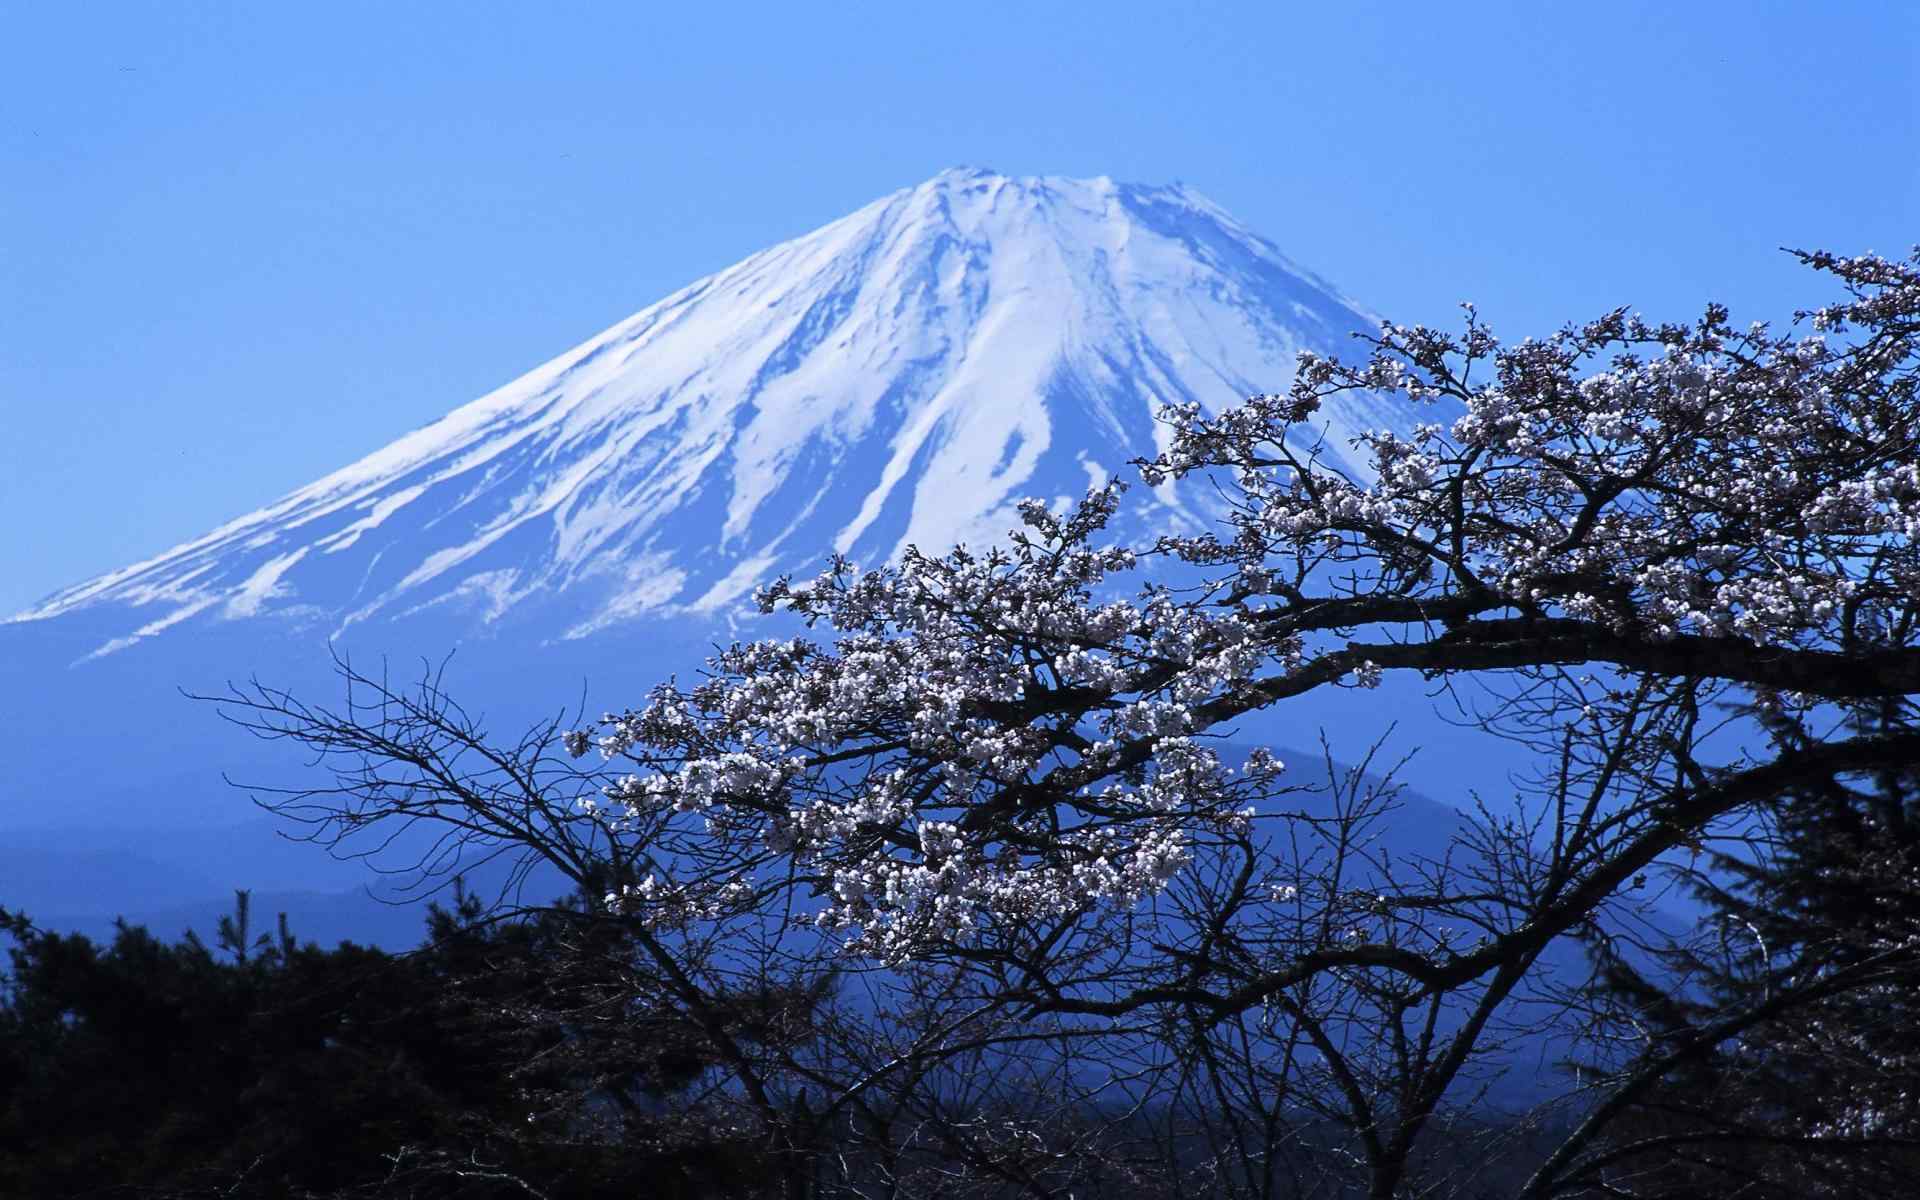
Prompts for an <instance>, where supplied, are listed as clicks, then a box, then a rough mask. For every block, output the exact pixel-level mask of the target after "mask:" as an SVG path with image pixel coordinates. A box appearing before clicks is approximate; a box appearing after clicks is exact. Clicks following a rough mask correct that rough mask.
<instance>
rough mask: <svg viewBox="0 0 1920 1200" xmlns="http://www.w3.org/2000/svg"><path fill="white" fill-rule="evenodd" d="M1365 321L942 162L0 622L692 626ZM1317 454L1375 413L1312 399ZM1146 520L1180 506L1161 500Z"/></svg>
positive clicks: (1038, 187) (1089, 202)
mask: <svg viewBox="0 0 1920 1200" xmlns="http://www.w3.org/2000/svg"><path fill="white" fill-rule="evenodd" d="M1373 325H1374V321H1373V320H1372V319H1371V318H1369V317H1368V316H1367V315H1365V314H1364V313H1362V312H1361V311H1359V310H1358V309H1356V308H1355V307H1354V306H1353V305H1352V304H1351V303H1349V302H1348V301H1346V300H1344V299H1343V298H1341V297H1340V296H1339V295H1338V294H1337V293H1335V292H1334V291H1333V290H1332V289H1331V288H1329V287H1328V286H1327V285H1326V284H1325V283H1323V282H1321V281H1320V280H1318V279H1317V278H1315V277H1314V276H1312V275H1310V274H1307V273H1306V272H1304V271H1302V270H1301V269H1300V268H1298V267H1296V266H1294V265H1293V264H1292V263H1290V262H1289V261H1288V260H1287V259H1286V258H1285V257H1283V256H1282V255H1281V254H1280V253H1279V252H1278V251H1277V250H1276V249H1275V248H1274V247H1273V246H1272V245H1271V244H1270V243H1268V242H1266V241H1265V240H1263V239H1261V238H1260V237H1258V236H1256V235H1255V234H1253V233H1252V232H1250V231H1249V230H1247V229H1246V228H1245V227H1244V226H1242V225H1240V224H1239V223H1238V222H1236V221H1234V220H1233V218H1232V217H1230V216H1228V215H1227V214H1226V213H1224V212H1222V211H1221V210H1220V209H1219V208H1218V207H1216V206H1215V205H1213V204H1212V203H1211V202H1209V201H1207V200H1206V199H1205V198H1203V197H1201V196H1200V195H1199V194H1197V193H1195V192H1193V191H1192V190H1190V189H1187V188H1185V187H1181V186H1174V187H1168V188H1158V187H1142V186H1135V185H1126V184H1115V183H1113V182H1112V181H1110V180H1107V179H1104V178H1103V179H1094V180H1068V179H1058V178H1027V179H1013V178H1008V177H1005V176H1000V175H995V174H992V173H989V172H985V171H964V170H963V171H948V172H945V173H943V174H941V175H939V176H937V177H935V178H934V179H932V180H930V181H929V182H927V183H925V184H923V185H921V186H919V187H917V188H912V189H909V190H906V191H901V192H898V193H895V194H894V195H891V196H888V197H886V198H885V199H882V200H879V201H877V202H875V203H873V204H871V205H869V206H867V207H866V208H863V209H861V210H860V211H858V212H856V213H854V214H852V215H851V216H848V217H846V218H843V219H842V220H839V221H836V222H834V223H833V224H831V225H828V226H826V227H825V228H823V229H820V230H817V231H816V232H814V233H811V234H808V235H806V236H805V237H801V238H798V239H796V240H794V241H791V242H788V243H786V244H784V245H781V246H776V247H774V248H772V249H770V250H766V251H764V252H762V253H760V254H756V255H754V256H753V257H751V258H749V259H747V260H746V261H744V262H742V263H740V264H738V265H736V266H734V267H731V268H729V269H727V270H725V271H722V272H720V273H719V274H717V275H713V276H711V277H709V278H707V279H703V280H700V281H699V282H697V283H694V284H692V285H691V286H689V287H687V288H684V289H683V290H681V291H679V292H677V293H675V294H674V295H672V296H669V297H667V298H666V299H665V300H662V301H661V302H659V303H658V304H655V305H653V306H651V307H649V308H647V309H644V310H642V311H641V312H639V313H637V314H635V315H634V316H633V317H631V318H629V319H627V320H626V321H623V322H621V323H620V324H618V325H616V326H614V327H613V328H612V329H610V330H608V331H606V332H605V333H603V334H601V335H600V336H598V337H595V338H593V339H592V340H590V341H588V342H586V343H585V344H583V345H581V346H579V347H577V348H575V349H573V350H571V351H568V352H567V353H565V354H563V355H561V356H560V357H558V358H556V359H554V360H552V361H551V362H549V363H547V364H546V365H544V366H541V367H539V368H536V369H535V370H533V371H531V372H529V373H528V374H526V375H524V376H522V377H521V378H519V379H517V380H515V381H513V382H512V383H510V384H508V385H507V386H505V387H503V388H501V389H499V390H498V391H496V392H493V393H491V394H490V395H487V396H484V397H482V398H480V399H479V400H476V401H474V402H473V403H471V404H468V405H466V406H465V407H463V408H460V409H457V410H455V411H454V412H452V413H450V414H448V415H447V416H446V417H445V418H443V419H441V420H440V421H437V422H435V423H434V424H432V425H429V426H427V427H425V428H423V429H420V430H418V431H416V432H414V433H412V434H409V435H408V436H406V437H404V438H401V439H400V440H399V441H397V442H394V443H393V444H392V445H389V446H387V447H386V448H384V449H382V450H379V451H377V452H375V453H373V454H370V455H368V456H367V457H366V458H364V459H362V460H361V461H359V462H357V463H354V464H353V465H351V466H349V467H346V468H344V469H342V470H340V471H336V472H335V473H333V474H332V475H329V476H327V477H326V478H324V479H321V480H319V481H318V482H315V483H313V484H311V485H309V486H307V487H304V488H301V489H300V490H299V491H296V492H294V493H292V494H291V495H289V496H287V497H285V498H284V499H282V500H280V501H278V502H276V503H274V504H272V505H270V506H268V507H266V508H264V509H261V510H260V511H258V512H254V513H249V514H248V515H246V516H244V517H241V518H239V519H238V520H235V521H232V522H230V523H228V524H226V525H224V526H222V527H220V528H219V529H216V530H214V531H213V532H211V533H209V534H207V535H206V536H204V537H201V538H199V539H198V540H196V541H193V542H189V543H187V544H186V545H183V546H180V547H177V548H176V549H173V550H171V551H168V552H167V553H165V554H163V555H160V556H159V557H157V558H154V559H151V560H149V561H147V562H143V563H139V564H136V565H134V566H131V567H127V568H125V569H123V570H120V571H116V572H113V573H111V574H109V575H106V576H103V577H101V578H99V579H96V580H93V581H91V582H89V583H85V584H82V585H80V586H78V587H75V588H71V589H69V590H67V591H65V592H61V593H59V594H57V595H55V596H53V597H50V598H49V599H48V600H46V601H45V602H43V603H42V604H41V605H39V606H38V607H36V608H34V609H32V610H30V611H28V612H26V613H23V614H21V615H20V616H19V617H17V618H15V620H33V619H42V618H49V617H56V616H59V615H62V614H65V613H69V612H74V611H76V610H80V609H92V610H95V611H101V610H103V609H104V608H107V607H112V608H115V609H124V610H125V621H124V626H125V632H124V634H123V635H121V636H119V637H117V638H115V639H113V640H112V641H111V642H109V643H108V644H107V645H106V646H103V647H102V650H111V649H116V648H119V647H121V646H125V645H128V644H131V643H132V642H134V641H136V640H139V639H141V638H143V637H148V636H152V635H155V634H158V633H161V632H163V631H165V630H167V629H169V628H172V627H175V626H178V625H180V624H181V623H183V622H188V621H207V620H223V619H224V620H238V619H248V618H261V617H274V616H277V617H281V618H287V617H292V618H299V619H305V620H308V621H312V622H316V623H319V624H323V625H325V626H326V627H329V628H335V629H338V628H344V627H346V626H349V625H352V624H355V623H358V622H363V621H370V620H390V619H397V618H402V617H406V616H408V615H410V614H417V613H423V612H428V611H432V612H436V613H445V614H446V615H449V616H456V617H458V619H459V620H460V621H461V622H462V623H463V625H465V626H466V627H467V628H469V629H472V630H480V629H485V628H488V627H497V626H501V625H506V624H512V625H518V626H521V627H524V628H527V629H537V630H540V631H542V632H543V635H544V636H549V637H551V636H579V635H583V634H587V633H591V632H593V631H594V630H597V629H600V628H604V627H606V626H608V625H611V624H613V623H617V622H623V621H628V620H631V619H634V618H638V617H644V616H647V615H648V614H654V613H664V612H681V613H685V612H693V613H717V612H721V611H725V610H729V609H731V608H732V607H734V606H736V605H738V604H739V602H740V601H741V600H742V598H743V597H744V596H745V595H746V594H747V593H748V592H749V591H750V590H751V589H752V588H753V587H754V586H756V585H758V584H760V583H762V582H764V581H766V580H767V579H769V578H771V577H773V576H774V575H776V574H778V573H780V572H783V571H790V572H797V573H805V572H811V571H813V570H815V569H817V568H818V566H819V565H820V564H821V562H822V559H823V556H824V555H825V554H826V553H827V552H828V551H830V550H832V551H838V552H841V553H844V554H848V555H850V556H852V557H854V558H856V559H858V560H862V561H867V562H877V561H881V560H884V559H887V558H890V557H893V556H894V555H897V554H898V553H899V552H900V550H902V549H903V548H904V547H905V546H907V545H909V544H917V545H918V546H920V547H921V548H922V549H923V550H926V551H928V552H938V551H942V550H944V549H946V548H947V547H948V546H950V545H951V544H953V543H955V542H960V541H965V542H972V543H981V542H988V541H997V540H999V539H1000V538H1002V537H1004V536H1005V533H1006V531H1007V529H1009V528H1010V527H1012V526H1013V525H1015V524H1016V523H1017V521H1016V519H1015V518H1014V516H1013V512H1012V504H1013V502H1014V501H1016V500H1018V499H1020V498H1021V497H1024V496H1028V495H1038V496H1043V497H1066V496H1078V495H1079V494H1080V493H1081V492H1083V491H1084V490H1085V488H1086V486H1087V485H1088V483H1089V482H1090V481H1094V480H1098V479H1101V478H1104V477H1105V476H1106V475H1108V474H1112V473H1119V472H1122V471H1124V470H1126V464H1127V462H1128V461H1129V460H1131V459H1133V458H1135V457H1138V456H1141V455H1146V454H1151V453H1152V452H1153V451H1154V450H1155V449H1156V448H1157V447H1158V446H1159V445H1160V444H1161V441H1162V439H1163V438H1164V429H1163V428H1162V427H1161V426H1159V425H1158V424H1157V423H1156V422H1155V420H1154V413H1155V412H1156V411H1157V409H1158V408H1159V407H1160V406H1161V405H1163V404H1166V403H1169V402H1183V401H1188V400H1195V401H1198V402H1200V403H1201V404H1202V405H1204V406H1206V407H1208V408H1210V409H1217V408H1219V407H1221V406H1223V405H1225V404H1229V403H1231V402H1233V401H1235V400H1236V399H1238V398H1240V397H1242V396H1244V395H1246V394H1248V393H1250V392H1256V391H1274V390H1279V389H1281V388H1284V387H1285V385H1286V383H1287V381H1288V379H1289V378H1290V377H1291V374H1292V363H1293V358H1294V355H1295V353H1296V352H1297V351H1299V350H1301V349H1315V350H1320V351H1323V352H1338V351H1343V350H1349V349H1350V346H1349V343H1348V342H1347V338H1346V335H1347V334H1348V333H1349V332H1351V331H1353V330H1356V329H1367V328H1372V327H1373ZM1329 420H1330V421H1331V423H1332V427H1331V428H1330V429H1329V430H1328V434H1329V444H1330V445H1331V446H1333V447H1335V448H1344V446H1345V444H1346V441H1347V439H1348V438H1349V437H1350V436H1351V435H1352V434H1353V433H1354V432H1357V431H1359V430H1362V429H1366V428H1374V427H1382V426H1386V427H1404V426H1405V425H1407V424H1408V423H1409V415H1408V414H1407V413H1405V412H1402V411H1399V410H1397V409H1394V408H1391V407H1389V406H1387V405H1386V404H1385V403H1384V402H1382V403H1381V404H1380V405H1378V406H1377V408H1375V409H1372V410H1370V409H1368V408H1366V407H1365V406H1360V407H1349V408H1345V409H1343V410H1341V411H1340V412H1338V413H1334V414H1331V415H1330V416H1329ZM1145 512H1146V514H1147V516H1146V518H1145V519H1146V521H1147V522H1148V523H1149V526H1150V527H1151V526H1153V525H1155V524H1157V525H1158V527H1161V528H1169V529H1170V528H1174V527H1178V526H1182V525H1185V524H1188V523H1190V522H1191V520H1192V519H1193V514H1190V513H1186V512H1184V511H1182V510H1181V509H1180V507H1179V506H1178V503H1177V502H1176V501H1175V500H1174V499H1172V498H1171V493H1164V492H1163V493H1162V494H1161V495H1159V496H1157V497H1155V498H1152V499H1151V500H1149V501H1148V502H1147V504H1146V508H1145Z"/></svg>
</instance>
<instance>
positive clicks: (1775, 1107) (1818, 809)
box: [1570, 708, 1920, 1200]
mask: <svg viewBox="0 0 1920 1200" xmlns="http://www.w3.org/2000/svg"><path fill="white" fill-rule="evenodd" d="M1876 723H1877V724H1878V725H1879V726H1880V727H1881V728H1882V729H1883V730H1885V731H1887V732H1893V731H1895V730H1896V729H1897V728H1899V727H1902V726H1903V725H1906V726H1910V722H1906V721H1903V719H1902V715H1901V713H1900V712H1899V711H1898V710H1897V709H1892V708H1890V709H1888V710H1886V711H1884V712H1883V713H1882V715H1881V717H1880V719H1879V720H1878V721H1877V722H1876ZM1766 815H1767V817H1768V820H1769V824H1770V827H1771V836H1770V838H1769V839H1768V847H1767V852H1766V853H1764V854H1762V855H1759V856H1755V857H1751V858H1745V857H1732V856H1720V857H1717V858H1716V860H1715V865H1716V867H1717V873H1716V875H1715V876H1713V877H1710V879H1709V882H1708V883H1706V884H1704V885H1703V886H1702V888H1701V898H1702V899H1703V900H1705V901H1706V902H1707V904H1708V905H1709V906H1710V908H1711V911H1712V914H1713V915H1712V918H1711V919H1710V921H1709V922H1707V924H1706V925H1705V926H1704V927H1703V928H1704V929H1705V930H1706V935H1705V936H1703V937H1702V938H1701V939H1699V940H1698V941H1697V942H1696V943H1695V944H1693V945H1692V946H1690V947H1687V948H1686V949H1685V950H1683V951H1681V952H1678V953H1675V954H1671V955H1668V956H1665V958H1664V960H1663V963H1662V966H1663V968H1664V970H1663V971H1662V972H1657V973H1656V972H1647V971H1641V970H1636V969H1634V968H1632V967H1631V966H1629V965H1628V964H1626V963H1625V962H1623V961H1620V960H1618V959H1615V960H1613V961H1611V962H1609V963H1608V964H1607V968H1608V969H1607V972H1606V978H1607V984H1608V986H1609V987H1610V988H1611V989H1612V991H1613V992H1614V994H1615V995H1616V996H1617V997H1619V998H1621V999H1624V1000H1625V1001H1627V1003H1628V1005H1629V1007H1630V1011H1631V1012H1632V1013H1633V1014H1634V1015H1635V1016H1636V1017H1637V1018H1638V1019H1639V1021H1641V1022H1642V1023H1643V1028H1645V1029H1647V1030H1648V1031H1649V1033H1648V1035H1647V1039H1646V1043H1645V1049H1644V1051H1643V1053H1642V1054H1641V1056H1640V1057H1639V1058H1638V1059H1637V1060H1636V1061H1635V1062H1634V1063H1633V1064H1631V1065H1630V1067H1629V1069H1628V1073H1629V1074H1632V1073H1635V1072H1638V1073H1640V1074H1641V1075H1643V1076H1644V1077H1645V1079H1646V1081H1647V1082H1646V1083H1645V1085H1644V1087H1643V1088H1641V1089H1640V1091H1639V1092H1638V1096H1637V1098H1636V1100H1635V1102H1634V1103H1633V1104H1632V1105H1631V1106H1629V1107H1623V1109H1622V1111H1621V1116H1620V1118H1619V1119H1617V1120H1616V1121H1615V1123H1614V1124H1613V1126H1612V1128H1611V1131H1610V1133H1609V1135H1608V1136H1607V1137H1606V1138H1605V1139H1604V1140H1603V1141H1602V1142H1601V1143H1600V1146H1599V1148H1598V1150H1597V1151H1596V1152H1595V1153H1594V1154H1592V1155H1591V1156H1590V1163H1591V1169H1589V1170H1588V1171H1587V1172H1585V1175H1586V1184H1587V1186H1590V1187H1591V1188H1592V1189H1593V1193H1594V1194H1606V1195H1615V1196H1619V1195H1630V1196H1637V1197H1658V1196H1674V1197H1680V1196H1688V1197H1715V1196H1726V1197H1734V1196H1739V1197H1742V1198H1743V1200H1768V1198H1772V1197H1779V1198H1781V1200H1786V1198H1788V1197H1814V1196H1870V1195H1896V1194H1901V1193H1902V1192H1904V1191H1905V1190H1907V1189H1909V1188H1910V1187H1911V1186H1912V1181H1913V1180H1914V1179H1916V1178H1920V772H1916V771H1915V770H1912V769H1904V770H1902V769H1890V770H1883V771H1880V772H1878V773H1875V774H1872V775H1870V776H1866V777H1862V778H1845V777H1835V778H1829V779H1827V780H1824V781H1821V782H1820V783H1819V784H1818V785H1816V786H1813V787H1809V788H1806V789H1803V790H1801V791H1799V792H1797V793H1796V794H1794V795H1791V796H1788V797H1785V798H1783V799H1781V800H1780V801H1778V802H1776V803H1774V804H1772V805H1770V806H1769V807H1768V811H1767V814H1766ZM1675 981H1678V982H1677V983H1676V982H1675ZM1570 1190H1574V1191H1576V1192H1577V1191H1578V1190H1579V1189H1570Z"/></svg>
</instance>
